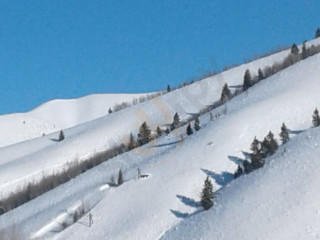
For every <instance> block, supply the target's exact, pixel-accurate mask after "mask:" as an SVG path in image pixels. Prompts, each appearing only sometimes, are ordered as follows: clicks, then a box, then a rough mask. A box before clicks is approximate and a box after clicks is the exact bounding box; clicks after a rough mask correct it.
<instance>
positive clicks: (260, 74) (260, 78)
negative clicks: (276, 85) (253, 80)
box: [258, 68, 264, 81]
mask: <svg viewBox="0 0 320 240" xmlns="http://www.w3.org/2000/svg"><path fill="white" fill-rule="evenodd" d="M258 79H259V81H261V80H263V79H264V75H263V72H262V70H261V68H259V70H258Z"/></svg>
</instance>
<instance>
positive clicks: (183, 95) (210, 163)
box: [0, 51, 320, 239]
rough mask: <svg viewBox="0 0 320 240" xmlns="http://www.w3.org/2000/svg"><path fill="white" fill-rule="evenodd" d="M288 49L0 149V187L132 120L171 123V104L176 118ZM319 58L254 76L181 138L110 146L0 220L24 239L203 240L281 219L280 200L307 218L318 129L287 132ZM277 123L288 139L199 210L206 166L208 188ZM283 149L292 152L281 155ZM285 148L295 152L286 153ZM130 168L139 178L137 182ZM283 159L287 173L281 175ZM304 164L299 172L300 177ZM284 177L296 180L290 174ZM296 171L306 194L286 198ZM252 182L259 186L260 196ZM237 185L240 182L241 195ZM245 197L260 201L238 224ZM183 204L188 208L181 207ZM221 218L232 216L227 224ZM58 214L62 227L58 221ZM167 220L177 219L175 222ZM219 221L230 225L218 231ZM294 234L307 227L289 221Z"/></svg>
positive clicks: (89, 147) (305, 110) (129, 126)
mask: <svg viewBox="0 0 320 240" xmlns="http://www.w3.org/2000/svg"><path fill="white" fill-rule="evenodd" d="M287 54H288V51H284V52H281V53H278V54H275V55H272V56H270V57H267V58H264V59H260V60H257V61H255V62H252V63H249V64H246V65H242V66H239V67H237V68H234V69H231V70H229V71H227V72H224V73H222V74H219V75H216V76H214V77H210V78H207V79H205V80H202V81H199V82H196V83H194V84H192V85H189V86H187V87H184V88H182V89H178V90H176V91H173V92H170V93H168V94H165V95H163V96H161V97H158V98H155V99H153V100H151V101H147V102H145V103H143V104H139V105H136V106H134V107H131V108H128V109H125V110H123V111H120V112H117V113H113V114H111V115H108V116H105V117H103V118H100V119H97V120H94V121H90V122H88V123H85V124H82V125H80V126H76V127H73V128H70V129H67V130H66V131H65V135H66V139H65V140H64V141H63V142H56V141H52V139H56V138H57V133H53V134H52V135H47V136H44V137H41V138H37V139H33V140H31V141H27V142H24V143H20V144H17V145H14V146H10V147H7V148H2V149H0V153H1V155H2V156H3V158H2V159H1V162H0V166H1V168H0V182H1V183H2V184H1V186H0V191H1V192H2V194H3V195H6V194H8V193H10V191H12V189H15V188H18V187H20V186H21V184H23V183H26V182H28V181H32V180H34V179H36V180H39V179H41V178H42V176H43V174H50V173H52V172H53V171H58V170H61V169H62V168H64V167H65V164H66V163H67V162H70V161H75V160H76V159H77V160H79V161H81V160H83V159H86V158H87V157H88V156H90V155H92V154H94V153H96V152H99V151H101V150H103V149H106V148H109V147H111V146H113V144H114V143H116V142H121V141H125V140H126V138H125V137H126V136H128V133H130V132H131V131H132V132H133V133H136V132H137V128H138V127H139V126H140V125H141V123H142V122H143V121H147V122H148V124H149V125H150V126H151V127H152V129H155V127H156V126H157V125H159V126H167V124H168V123H171V122H172V116H173V114H174V113H175V112H178V113H179V115H180V116H181V118H182V119H186V118H187V117H188V116H189V114H192V113H197V112H198V111H199V110H200V109H202V108H203V107H205V106H206V105H208V104H210V103H213V102H214V101H216V100H218V99H219V98H220V93H221V89H222V86H223V84H224V83H228V84H229V86H230V87H233V89H235V88H236V86H239V85H240V84H242V80H243V74H244V72H245V70H246V69H247V68H249V69H250V71H251V72H253V73H256V72H257V70H258V69H259V68H263V67H265V66H268V65H271V64H273V63H274V62H275V61H281V60H282V59H283V58H284V57H285V56H287ZM319 63H320V55H316V56H314V57H311V58H308V59H307V60H304V61H301V62H299V63H297V64H295V65H293V66H291V67H290V68H288V69H286V70H284V71H281V72H279V73H278V74H275V75H274V76H272V77H270V78H268V79H265V80H263V81H261V82H260V83H258V84H257V85H255V86H253V87H252V88H250V89H249V90H248V91H247V92H245V93H242V94H241V95H239V96H237V97H235V98H234V99H232V100H231V101H230V102H228V103H227V104H226V105H224V106H222V107H220V108H218V109H215V110H214V111H213V114H214V115H215V114H218V113H219V114H220V117H219V118H217V119H216V120H215V121H210V117H209V114H206V115H203V116H202V117H201V118H200V122H201V124H202V129H201V130H200V131H199V132H196V133H195V134H194V135H192V136H190V137H186V136H185V137H184V140H183V141H181V136H180V135H181V134H184V132H185V128H183V129H178V130H176V131H173V132H171V133H170V134H169V135H168V136H165V137H162V138H160V139H158V140H156V141H153V142H151V143H150V144H148V145H145V146H143V147H141V148H138V149H135V150H133V151H131V152H128V153H125V154H122V155H119V156H118V157H116V158H113V159H111V160H109V161H107V162H105V163H103V164H101V165H99V166H98V167H95V168H93V169H91V170H89V171H87V172H85V173H83V174H81V175H80V176H79V177H77V178H75V179H73V180H71V181H69V182H67V183H66V184H63V185H61V186H59V187H57V188H55V189H53V190H51V191H50V192H47V193H45V194H43V195H42V196H40V197H38V198H36V199H34V200H32V201H30V202H28V203H26V204H24V205H22V206H20V207H19V208H17V209H15V210H12V211H9V212H8V213H6V214H4V215H1V216H0V228H1V229H10V226H11V225H12V224H14V225H15V226H16V228H17V229H19V232H20V234H22V236H23V238H25V239H26V238H27V239H28V238H31V239H43V238H45V239H48V238H53V239H159V238H161V237H163V238H168V239H188V238H189V236H190V238H189V239H199V238H198V236H195V235H194V234H196V231H197V226H199V228H200V229H201V232H200V233H201V234H202V235H201V236H203V239H212V238H211V237H208V236H211V235H210V233H212V231H216V232H214V233H213V234H217V235H215V236H217V238H219V237H220V238H221V239H236V238H232V235H231V234H232V229H234V228H236V229H238V228H239V229H240V230H239V233H240V234H241V233H242V232H241V231H244V230H245V229H247V230H248V229H255V228H257V229H258V230H259V229H262V226H264V225H266V224H267V221H268V220H271V221H270V222H272V221H273V220H274V222H275V223H277V220H279V223H282V221H284V220H286V218H285V217H281V218H280V216H282V215H279V212H278V210H279V209H287V210H288V213H289V216H290V214H293V216H296V215H297V214H298V212H296V211H293V210H292V209H290V207H291V206H295V204H300V205H299V206H301V204H302V203H306V204H308V205H309V206H311V207H310V208H307V210H306V215H304V217H303V218H302V219H303V220H305V221H306V222H307V223H306V224H308V221H309V220H310V221H311V220H314V219H313V217H314V216H315V215H312V214H309V215H310V216H311V217H310V219H309V218H308V217H307V216H309V215H307V214H308V209H309V210H313V209H314V206H316V205H315V204H316V203H317V202H316V201H315V199H317V197H318V195H317V193H316V192H315V191H316V190H315V189H316V182H317V181H316V180H317V179H316V172H317V170H318V168H317V167H314V166H313V163H314V162H315V161H316V159H315V157H314V156H316V155H319V150H318V148H317V146H316V145H314V142H313V139H315V141H317V140H319V138H320V134H319V131H318V130H317V129H315V130H308V131H307V132H306V133H302V134H300V135H297V133H298V132H299V131H298V130H305V129H308V128H310V126H311V115H312V112H313V110H314V109H315V108H316V107H319V106H320V98H319V94H318V93H319V87H320V85H319V81H318V77H317V76H319V75H320V69H319V67H318V66H319ZM282 122H285V123H286V124H287V126H288V127H289V128H290V129H291V130H293V131H295V132H293V133H294V134H291V137H292V141H291V142H290V143H289V144H288V146H286V147H287V151H286V153H285V154H284V155H283V156H281V155H279V154H278V155H275V156H274V157H273V158H274V160H272V161H270V163H269V162H268V163H267V164H266V166H265V167H264V168H263V169H261V170H258V171H257V172H254V173H252V174H251V175H248V176H245V177H241V178H239V179H237V180H235V181H233V182H232V183H231V185H230V187H226V188H222V190H221V191H220V192H221V194H220V195H219V197H218V199H217V208H216V207H214V208H213V209H212V210H210V211H208V212H205V213H202V212H201V208H200V206H199V202H198V201H199V192H200V189H201V187H202V183H203V180H204V178H205V177H206V176H207V175H208V176H210V177H212V178H213V179H215V189H219V188H220V187H222V186H225V185H226V184H227V183H228V182H229V181H230V180H231V179H232V174H231V173H233V172H234V171H235V169H236V167H237V165H236V164H235V161H236V160H237V159H238V158H244V156H243V153H242V151H249V146H250V144H251V142H252V140H253V138H254V136H257V137H258V138H259V139H262V138H263V137H264V136H265V135H266V134H267V132H268V131H269V130H272V131H273V132H274V133H275V134H276V135H278V133H279V130H280V126H281V124H282ZM296 135H297V136H296ZM309 136H311V137H309ZM311 143H312V144H313V145H312V144H311ZM310 144H311V145H310ZM308 146H310V147H308ZM312 146H313V147H312ZM304 151H307V152H308V155H303V153H304ZM279 153H281V150H280V151H279ZM291 153H292V154H296V155H290V154H291ZM294 156H298V158H297V159H293V158H294ZM303 156H307V157H309V159H308V161H306V162H305V163H304V162H302V161H303V160H301V158H303ZM235 159H236V160H235ZM292 159H293V160H292ZM295 166H298V167H297V168H295ZM138 167H139V168H140V169H141V171H142V172H143V173H146V174H148V175H149V176H148V177H147V178H145V179H139V180H138V179H137V168H138ZM120 168H121V169H122V171H123V173H124V179H125V183H124V184H123V185H121V186H119V187H114V186H113V185H112V184H110V179H111V177H112V176H116V174H117V173H118V171H119V169H120ZM285 168H288V171H291V170H292V171H291V172H290V173H289V172H288V174H286V173H287V172H286V171H285ZM313 168H314V169H313ZM307 172H309V173H310V176H309V175H308V176H306V175H307V174H306V173H307ZM278 176H279V180H278ZM293 176H294V177H295V178H296V179H293V180H292V177H293ZM301 178H305V179H304V180H303V181H301V182H302V183H304V184H305V183H310V182H312V183H313V185H312V186H311V188H310V192H306V195H308V194H310V195H308V196H309V200H304V201H303V200H301V201H300V202H299V201H296V202H295V200H294V199H290V200H288V199H287V197H292V196H299V195H298V190H299V189H301V188H302V187H301V186H302V184H301V185H299V184H300V183H297V190H294V189H293V188H295V183H296V182H297V181H298V179H301ZM250 179H252V180H250ZM262 179H266V182H265V183H262ZM256 180H257V181H256ZM251 181H255V182H254V183H252V182H251ZM286 183H288V184H286ZM249 184H250V186H249ZM282 184H284V185H282ZM240 185H241V188H240ZM275 185H279V186H277V187H278V188H276V189H275V193H277V194H276V195H278V194H280V193H281V194H282V195H281V196H282V197H281V198H279V199H278V200H277V201H271V200H270V202H268V199H267V197H266V199H264V200H263V199H262V197H263V196H268V197H269V195H270V194H271V191H272V188H271V186H275ZM263 186H264V187H265V189H266V195H263V194H264V193H263V194H262V191H264V190H262V189H263ZM237 187H238V188H239V189H246V190H243V192H241V195H240V190H238V188H237ZM229 189H234V190H233V191H231V190H230V191H229ZM251 189H252V191H251ZM284 189H286V191H285V193H284V192H283V190H284ZM253 190H254V191H253ZM291 191H292V193H291ZM308 191H309V190H308ZM256 193H257V194H259V193H260V194H261V196H259V198H257V200H251V199H252V198H254V197H256ZM267 193H269V195H268V194H267ZM291 194H295V195H291ZM239 196H241V197H242V198H241V197H239ZM236 198H238V201H240V203H242V204H243V205H244V207H243V208H241V207H240V206H239V205H240V204H239V202H238V201H237V199H236ZM262 200H263V201H262ZM287 200H288V201H287ZM251 201H253V204H260V201H262V204H263V205H253V206H254V207H253V208H254V209H259V211H257V215H256V216H254V214H253V213H250V215H249V217H252V218H249V219H250V222H249V223H251V225H248V226H244V227H243V228H244V229H242V226H243V225H244V223H243V222H244V221H247V218H248V211H245V210H248V207H249V206H251ZM224 202H226V204H227V205H226V206H225V205H224V204H225V203H224ZM82 203H83V205H84V206H85V209H86V210H85V213H86V215H85V216H84V217H82V218H81V219H80V220H79V221H78V222H76V223H74V224H71V223H72V218H73V216H74V212H75V211H78V209H79V207H80V206H81V205H82ZM286 203H289V205H288V208H285V206H284V204H286ZM268 204H269V205H268ZM290 204H291V205H290ZM221 205H223V206H221ZM266 205H267V206H266ZM219 206H220V207H219ZM264 206H266V208H267V209H268V211H269V210H270V213H271V214H270V215H266V214H265V216H264V219H263V221H262V223H261V224H260V222H259V221H257V218H259V217H260V216H261V215H262V214H263V211H265V209H266V208H264ZM271 207H273V208H272V209H271ZM219 209H220V210H219ZM263 209H264V210H263ZM297 210H298V209H297ZM89 211H90V214H92V216H93V221H94V224H93V225H92V226H91V227H88V217H89V215H88V212H89ZM198 212H199V213H198ZM233 212H239V216H234V215H232V213H233ZM244 212H246V213H247V216H246V215H245V214H244ZM194 213H197V214H196V215H195V216H194V217H190V216H191V215H193V214H194ZM240 213H241V214H242V215H241V214H240ZM223 214H226V215H223ZM300 214H301V215H303V214H304V213H300ZM205 216H208V218H210V220H212V219H214V221H215V222H214V223H215V224H221V225H219V226H220V228H217V227H216V225H215V224H212V225H211V223H210V224H207V223H206V221H205ZM220 217H221V218H224V220H223V221H221V223H218V220H217V219H215V218H220ZM256 217H257V218H256ZM268 217H269V218H268ZM182 220H183V221H182ZM231 220H232V222H233V223H234V224H233V225H229V222H230V221H231ZM184 221H185V222H186V223H184ZM196 221H199V223H198V222H196ZM179 222H182V223H181V224H182V225H181V226H180V225H177V224H179ZM212 222H213V221H212ZM297 222H298V221H297ZM297 222H296V223H297ZM64 223H67V225H70V226H68V227H67V228H66V229H64V230H63V228H64V227H63V224H64ZM194 223H195V225H193V224H194ZM197 224H198V225H197ZM223 224H225V225H229V226H225V225H223ZM237 224H238V225H237ZM176 225H177V226H178V227H175V226H176ZM234 225H236V226H237V227H234ZM193 226H194V227H193ZM267 226H268V225H267ZM277 226H281V225H277ZM289 226H290V225H288V229H289ZM304 226H307V225H304ZM308 226H310V227H311V228H310V229H311V230H310V231H312V232H313V233H314V232H315V229H314V226H316V225H312V224H311V222H310V224H309V225H308ZM224 227H226V229H227V230H228V231H229V232H227V233H226V232H225V231H224V229H223V228H224ZM227 227H229V228H227ZM270 228H271V225H270ZM170 229H171V230H170ZM175 229H176V230H175ZM180 229H181V231H179V230H180ZM211 229H213V230H211ZM290 229H295V228H294V227H291V228H290ZM297 229H299V228H297ZM62 230H63V231H62ZM193 230H194V231H193ZM300 233H301V234H300ZM189 234H190V235H189ZM222 234H230V235H222ZM299 234H300V235H299ZM242 235H243V234H242ZM224 236H225V238H223V237H224ZM229 236H231V237H230V238H229ZM236 236H237V235H236ZM248 236H249V235H248ZM265 236H266V237H265V239H268V238H267V235H265ZM270 236H279V237H280V236H283V235H277V229H276V228H275V232H274V235H270ZM289 236H290V235H289ZM297 236H306V235H303V234H302V232H301V231H298V230H297ZM249 237H250V238H248V239H257V237H256V236H255V235H254V234H253V235H250V236H249ZM254 237H256V238H254ZM269 239H272V238H269ZM273 239H277V238H273ZM289 239H290V238H289ZM300 239H301V238H300Z"/></svg>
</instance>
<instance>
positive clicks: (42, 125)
mask: <svg viewBox="0 0 320 240" xmlns="http://www.w3.org/2000/svg"><path fill="white" fill-rule="evenodd" d="M146 95H147V94H94V95H89V96H85V97H82V98H78V99H68V100H62V99H61V100H52V101H50V102H47V103H44V104H42V105H41V106H39V107H37V108H36V109H34V110H32V111H30V112H27V113H16V114H8V115H2V116H0V133H1V134H0V147H4V146H8V145H11V144H15V143H18V142H22V141H26V140H30V139H33V138H36V137H39V136H42V135H43V134H49V133H52V132H55V131H58V130H60V129H65V128H70V127H73V126H76V125H79V124H82V123H85V122H88V121H91V120H94V119H97V118H99V117H102V116H105V115H106V114H107V113H108V109H109V108H113V106H114V105H116V104H121V103H123V102H129V103H131V102H132V100H133V99H138V98H139V97H141V96H146Z"/></svg>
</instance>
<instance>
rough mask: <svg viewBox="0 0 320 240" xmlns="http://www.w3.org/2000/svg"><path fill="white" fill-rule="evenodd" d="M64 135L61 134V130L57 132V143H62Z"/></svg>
mask: <svg viewBox="0 0 320 240" xmlns="http://www.w3.org/2000/svg"><path fill="white" fill-rule="evenodd" d="M64 138H65V137H64V133H63V131H62V130H60V132H59V138H58V141H59V142H61V141H63V140H64Z"/></svg>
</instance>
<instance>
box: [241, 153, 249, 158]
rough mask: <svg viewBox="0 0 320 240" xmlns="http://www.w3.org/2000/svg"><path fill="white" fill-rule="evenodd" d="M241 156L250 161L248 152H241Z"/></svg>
mask: <svg viewBox="0 0 320 240" xmlns="http://www.w3.org/2000/svg"><path fill="white" fill-rule="evenodd" d="M241 152H242V154H243V156H244V157H245V158H246V159H250V153H248V152H245V151H241Z"/></svg>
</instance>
